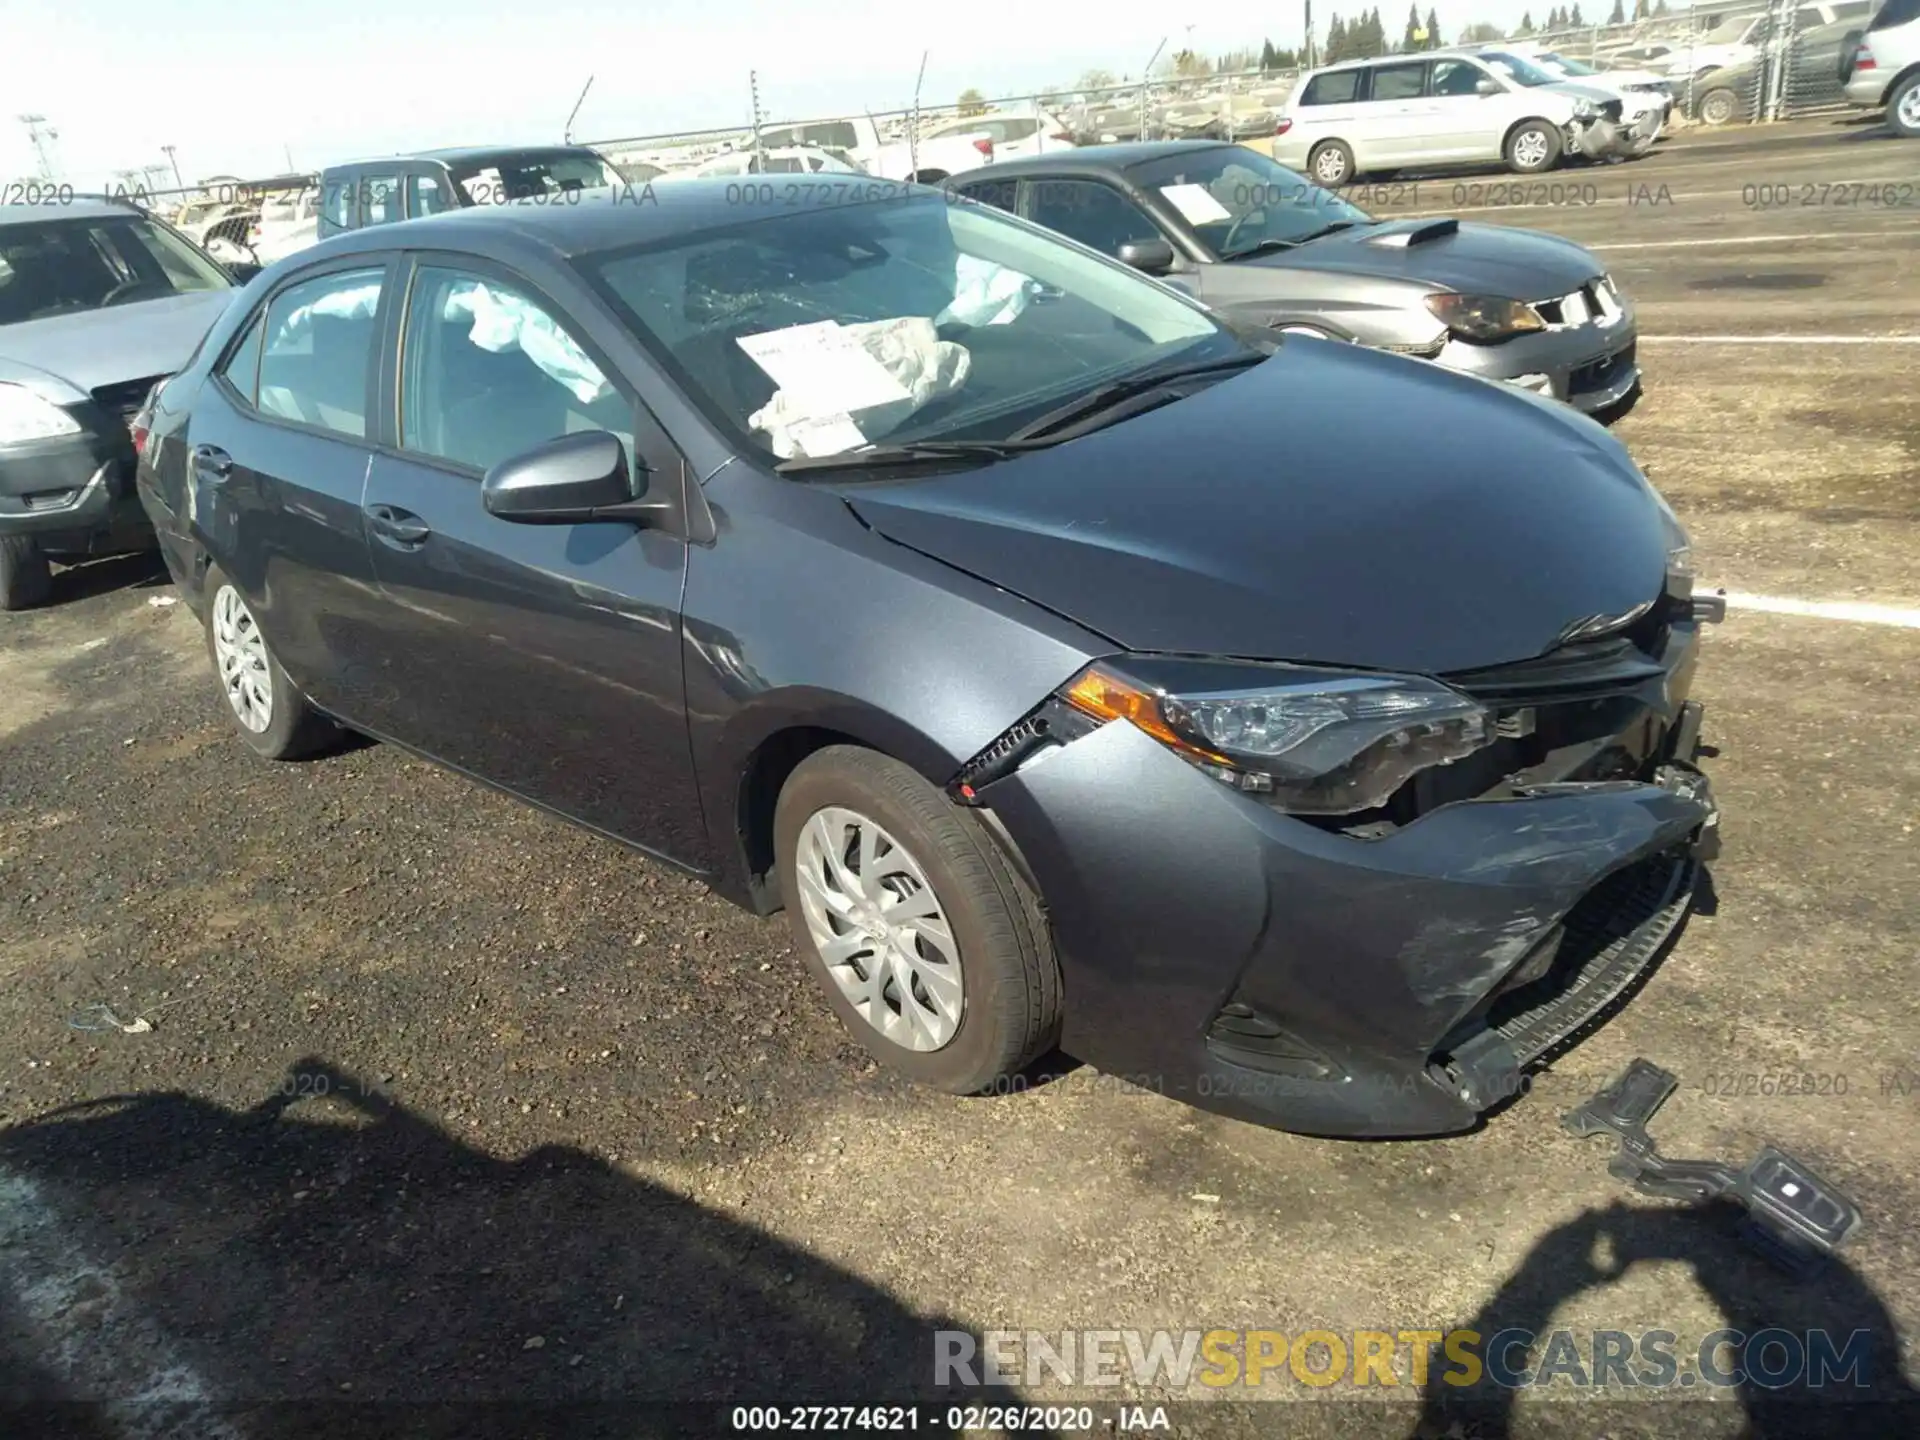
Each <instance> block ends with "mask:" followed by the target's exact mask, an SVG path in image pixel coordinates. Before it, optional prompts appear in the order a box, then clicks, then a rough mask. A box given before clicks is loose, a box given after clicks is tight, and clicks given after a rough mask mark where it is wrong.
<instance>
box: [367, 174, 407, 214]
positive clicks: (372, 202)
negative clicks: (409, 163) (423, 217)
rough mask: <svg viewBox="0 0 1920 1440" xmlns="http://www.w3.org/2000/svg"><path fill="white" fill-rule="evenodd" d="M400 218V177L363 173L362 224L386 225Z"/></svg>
mask: <svg viewBox="0 0 1920 1440" xmlns="http://www.w3.org/2000/svg"><path fill="white" fill-rule="evenodd" d="M399 218H400V177H399V176H398V175H362V176H361V177H360V224H361V225H362V226H367V225H385V224H387V223H388V222H390V221H393V220H398V219H399Z"/></svg>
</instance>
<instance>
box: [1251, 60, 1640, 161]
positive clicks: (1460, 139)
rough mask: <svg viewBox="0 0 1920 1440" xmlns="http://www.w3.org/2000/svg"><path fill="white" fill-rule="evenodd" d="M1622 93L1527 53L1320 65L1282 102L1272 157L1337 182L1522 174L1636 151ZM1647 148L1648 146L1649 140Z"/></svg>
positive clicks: (1275, 129) (1361, 61)
mask: <svg viewBox="0 0 1920 1440" xmlns="http://www.w3.org/2000/svg"><path fill="white" fill-rule="evenodd" d="M1621 110H1622V105H1621V101H1620V97H1619V96H1618V95H1611V94H1608V93H1606V92H1604V91H1600V90H1588V89H1586V88H1584V87H1581V86H1575V85H1568V84H1565V83H1562V82H1561V81H1560V77H1558V76H1555V75H1550V74H1548V73H1547V72H1546V71H1544V70H1541V69H1539V68H1538V67H1537V66H1535V65H1533V64H1532V63H1531V62H1529V61H1526V60H1523V59H1521V58H1519V57H1517V56H1513V57H1508V58H1507V59H1506V60H1505V61H1504V62H1503V63H1502V64H1501V65H1499V66H1494V65H1492V64H1490V63H1488V62H1487V61H1486V60H1483V59H1482V58H1480V57H1479V56H1477V55H1466V54H1456V53H1436V54H1431V55H1420V56H1388V57H1383V58H1380V59H1375V60H1357V61H1350V62H1348V63H1346V64H1341V65H1330V66H1327V67H1326V68H1325V69H1321V70H1315V71H1312V72H1311V73H1310V74H1308V75H1307V76H1306V77H1305V78H1304V79H1303V80H1302V81H1301V82H1300V86H1299V89H1298V90H1297V91H1296V92H1295V94H1294V97H1293V98H1291V99H1289V100H1288V101H1287V103H1286V105H1285V106H1284V107H1283V109H1282V111H1281V114H1280V118H1279V122H1278V124H1277V125H1276V126H1275V128H1274V136H1273V158H1274V159H1275V160H1278V161H1279V162H1280V163H1281V164H1283V165H1290V166H1292V167H1293V168H1295V169H1297V170H1305V171H1307V172H1308V173H1309V174H1311V175H1312V176H1313V178H1314V179H1315V180H1317V181H1318V182H1319V183H1320V184H1322V185H1325V186H1328V187H1329V188H1332V187H1335V186H1340V185H1346V184H1348V183H1350V182H1351V181H1352V180H1353V178H1354V177H1355V176H1356V175H1361V174H1365V173H1367V172H1368V171H1380V170H1414V169H1420V168H1423V167H1428V166H1436V165H1458V164H1463V163H1471V162H1476V161H1480V162H1495V163H1500V164H1504V165H1506V166H1507V168H1508V169H1510V170H1513V171H1515V172H1516V173H1518V174H1522V175H1533V174H1538V173H1539V172H1541V171H1543V170H1551V169H1552V168H1553V167H1554V166H1555V165H1557V164H1559V163H1560V161H1561V160H1562V159H1563V158H1565V157H1567V156H1569V155H1584V156H1586V157H1587V158H1588V159H1594V160H1599V159H1608V158H1611V157H1613V156H1615V155H1626V154H1631V153H1632V152H1633V148H1634V146H1633V137H1632V136H1631V134H1630V132H1629V131H1628V129H1627V128H1626V126H1625V125H1623V123H1622V121H1621ZM1641 148H1644V147H1641Z"/></svg>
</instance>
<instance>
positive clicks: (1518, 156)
mask: <svg viewBox="0 0 1920 1440" xmlns="http://www.w3.org/2000/svg"><path fill="white" fill-rule="evenodd" d="M1513 158H1514V161H1515V163H1516V164H1518V165H1520V166H1521V167H1522V168H1523V169H1527V170H1533V169H1537V168H1538V167H1539V166H1541V165H1544V164H1546V163H1547V137H1546V135H1545V134H1543V133H1542V132H1541V131H1539V130H1529V131H1527V132H1526V133H1525V134H1524V135H1522V136H1521V137H1520V138H1519V139H1518V140H1516V141H1514V142H1513Z"/></svg>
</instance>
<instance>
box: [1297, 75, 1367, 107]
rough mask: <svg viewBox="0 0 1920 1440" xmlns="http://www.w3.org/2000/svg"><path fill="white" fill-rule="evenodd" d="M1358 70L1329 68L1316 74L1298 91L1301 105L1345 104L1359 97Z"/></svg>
mask: <svg viewBox="0 0 1920 1440" xmlns="http://www.w3.org/2000/svg"><path fill="white" fill-rule="evenodd" d="M1360 74H1361V72H1360V71H1358V70H1330V71H1328V72H1327V73H1325V74H1323V75H1316V76H1314V77H1313V78H1312V79H1311V80H1309V81H1308V82H1307V87H1306V89H1304V90H1302V91H1301V92H1300V103H1301V104H1302V105H1347V104H1351V103H1352V102H1353V101H1355V100H1357V99H1359V98H1360Z"/></svg>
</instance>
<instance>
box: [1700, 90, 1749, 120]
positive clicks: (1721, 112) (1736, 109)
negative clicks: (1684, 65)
mask: <svg viewBox="0 0 1920 1440" xmlns="http://www.w3.org/2000/svg"><path fill="white" fill-rule="evenodd" d="M1699 111H1700V123H1701V124H1702V125H1731V124H1732V123H1733V122H1734V121H1735V120H1737V119H1739V117H1740V97H1739V96H1738V95H1737V94H1735V93H1734V92H1733V91H1732V90H1729V89H1727V88H1726V87H1725V86H1724V85H1723V86H1721V87H1720V88H1719V89H1718V90H1709V91H1707V93H1706V94H1704V95H1702V96H1701V97H1700V105H1699Z"/></svg>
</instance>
